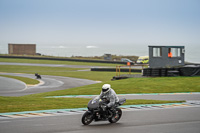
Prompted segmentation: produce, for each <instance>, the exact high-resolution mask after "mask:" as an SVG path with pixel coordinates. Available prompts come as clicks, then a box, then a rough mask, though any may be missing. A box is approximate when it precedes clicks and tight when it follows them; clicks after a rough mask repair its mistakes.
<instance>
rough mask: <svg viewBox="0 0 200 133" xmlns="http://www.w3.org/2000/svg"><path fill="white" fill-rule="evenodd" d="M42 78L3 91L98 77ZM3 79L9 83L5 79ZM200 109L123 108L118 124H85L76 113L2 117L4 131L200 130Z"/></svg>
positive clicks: (197, 132)
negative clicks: (30, 84)
mask: <svg viewBox="0 0 200 133" xmlns="http://www.w3.org/2000/svg"><path fill="white" fill-rule="evenodd" d="M4 74H5V73H4ZM8 75H15V76H23V77H29V78H35V77H34V75H31V74H12V73H11V74H9V73H8ZM4 79H5V78H4ZM6 80H7V79H6ZM41 81H42V82H41V84H40V85H38V86H32V87H31V86H29V87H25V89H24V87H23V85H22V87H21V88H22V90H21V89H20V88H19V89H16V90H12V87H11V90H9V91H8V90H7V91H6V92H5V90H3V89H0V95H5V96H6V95H7V96H22V95H28V94H33V93H40V92H46V91H53V90H61V89H66V88H72V87H76V86H82V85H86V84H93V83H97V82H96V81H90V80H83V79H76V78H67V77H59V76H42V80H41ZM11 82H12V81H11ZM1 83H5V80H4V81H2V82H1ZM75 83H78V84H75ZM17 84H18V83H17ZM19 84H20V83H19ZM1 86H3V85H1ZM4 86H5V85H4ZM11 86H12V85H11ZM0 88H2V87H0ZM12 91H13V92H12ZM122 97H123V96H122ZM126 98H128V99H160V100H163V99H164V100H196V101H199V100H200V95H199V94H181V95H138V96H126ZM199 112H200V107H187V108H186V107H181V108H168V109H153V110H151V109H144V110H138V111H123V116H122V118H121V119H120V121H119V122H118V123H116V124H110V123H108V122H106V121H105V122H93V123H92V124H91V125H89V126H83V125H82V123H81V117H82V114H76V113H73V115H57V116H48V117H31V118H16V119H6V118H5V119H0V133H13V132H15V133H27V132H30V133H94V132H95V133H104V132H105V133H107V132H109V133H110V132H111V133H121V132H123V133H200V113H199Z"/></svg>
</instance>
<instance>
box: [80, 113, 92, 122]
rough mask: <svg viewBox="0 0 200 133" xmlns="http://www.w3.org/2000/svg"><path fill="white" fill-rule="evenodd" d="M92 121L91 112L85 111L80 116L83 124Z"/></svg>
mask: <svg viewBox="0 0 200 133" xmlns="http://www.w3.org/2000/svg"><path fill="white" fill-rule="evenodd" d="M92 121H93V114H91V113H89V112H88V111H86V112H85V113H84V114H83V116H82V123H83V124H84V125H89V124H90V123H91V122H92Z"/></svg>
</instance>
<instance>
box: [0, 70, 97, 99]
mask: <svg viewBox="0 0 200 133" xmlns="http://www.w3.org/2000/svg"><path fill="white" fill-rule="evenodd" d="M2 74H3V75H13V76H20V77H28V78H33V79H35V75H34V74H16V73H2ZM1 80H2V81H3V82H1V83H2V84H1V86H0V96H23V95H29V94H35V93H42V92H48V91H56V90H63V89H68V88H74V87H79V86H84V85H89V84H95V83H97V81H92V80H87V79H78V78H70V77H61V76H47V75H42V79H41V80H40V81H41V84H39V85H36V86H25V85H24V84H23V85H24V86H22V85H21V84H22V82H21V81H18V80H13V79H10V78H5V77H1ZM13 81H15V82H13ZM5 86H7V88H6V89H5V88H4V87H5ZM8 87H9V89H8ZM16 88H19V89H16ZM20 88H21V89H20Z"/></svg>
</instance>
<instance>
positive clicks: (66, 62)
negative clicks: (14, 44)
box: [0, 58, 122, 67]
mask: <svg viewBox="0 0 200 133" xmlns="http://www.w3.org/2000/svg"><path fill="white" fill-rule="evenodd" d="M0 62H15V63H38V64H64V65H86V66H109V67H116V65H122V64H109V63H92V62H77V61H56V60H37V59H13V58H0Z"/></svg>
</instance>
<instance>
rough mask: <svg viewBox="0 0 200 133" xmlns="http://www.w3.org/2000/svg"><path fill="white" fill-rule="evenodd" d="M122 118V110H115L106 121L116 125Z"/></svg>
mask: <svg viewBox="0 0 200 133" xmlns="http://www.w3.org/2000/svg"><path fill="white" fill-rule="evenodd" d="M121 116H122V110H121V109H120V108H116V110H115V113H114V114H113V116H112V117H111V118H109V119H108V121H109V122H110V123H116V122H117V121H119V119H120V118H121Z"/></svg>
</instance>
